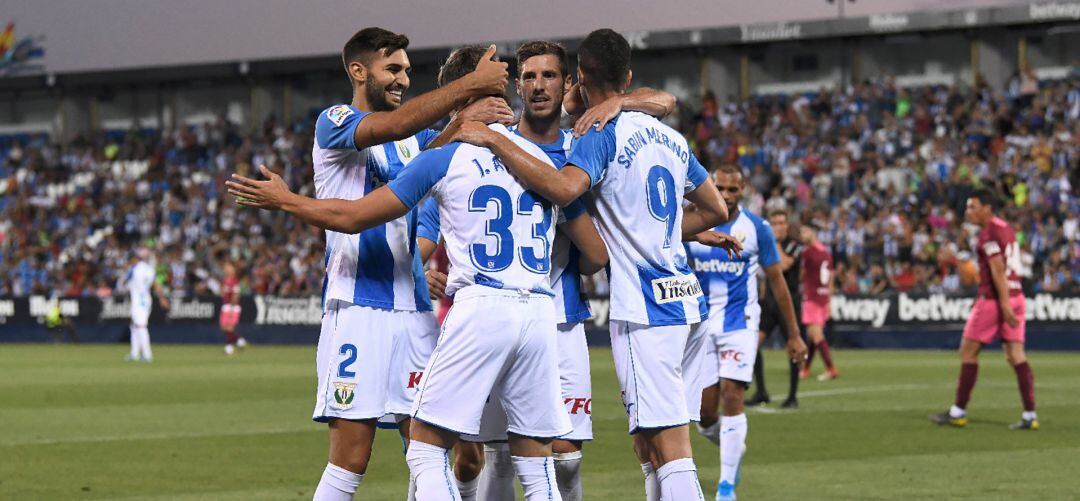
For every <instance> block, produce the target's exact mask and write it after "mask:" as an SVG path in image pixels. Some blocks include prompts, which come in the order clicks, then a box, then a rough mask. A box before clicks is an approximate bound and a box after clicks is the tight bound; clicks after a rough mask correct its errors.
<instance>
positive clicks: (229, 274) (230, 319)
mask: <svg viewBox="0 0 1080 501" xmlns="http://www.w3.org/2000/svg"><path fill="white" fill-rule="evenodd" d="M239 323H240V278H239V277H237V275H236V267H235V266H233V265H232V264H231V263H229V264H226V265H225V278H223V279H222V281H221V316H220V317H219V320H218V324H219V325H220V326H221V332H223V333H225V354H226V355H232V354H233V353H235V352H236V348H243V347H245V346H247V340H246V339H244V338H243V337H242V336H237V335H236V324H239Z"/></svg>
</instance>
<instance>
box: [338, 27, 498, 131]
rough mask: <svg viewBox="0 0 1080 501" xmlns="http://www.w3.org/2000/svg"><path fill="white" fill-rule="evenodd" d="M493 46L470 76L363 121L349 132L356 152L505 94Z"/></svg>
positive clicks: (371, 115) (372, 115)
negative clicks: (472, 103)
mask: <svg viewBox="0 0 1080 501" xmlns="http://www.w3.org/2000/svg"><path fill="white" fill-rule="evenodd" d="M494 55H495V46H494V45H492V46H491V47H489V48H488V50H487V52H485V53H484V56H483V57H481V58H480V62H479V63H477V65H476V69H475V70H473V72H472V73H469V74H468V75H466V76H464V77H463V78H460V79H458V80H455V81H454V82H451V83H449V84H447V85H445V86H443V87H440V88H438V89H435V90H433V91H431V92H428V93H426V94H421V95H419V96H416V97H414V98H412V99H410V100H408V101H407V102H405V104H403V105H401V107H400V108H398V109H396V110H394V111H389V112H376V113H372V114H370V115H367V116H365V117H364V119H363V120H361V121H360V122H359V123H358V124H357V126H356V130H355V131H353V141H354V144H355V145H356V149H364V148H366V147H369V146H374V145H377V144H383V143H386V142H389V141H398V140H401V139H405V138H407V137H409V136H411V135H413V134H416V133H417V132H420V130H422V129H423V128H425V127H427V126H429V125H431V124H432V123H434V122H435V121H437V120H439V119H440V118H442V117H444V116H446V115H447V114H449V113H450V112H451V111H453V110H454V109H456V108H458V107H460V106H462V105H464V104H465V103H467V102H469V100H470V99H472V98H474V97H479V96H490V95H501V94H502V93H503V92H505V90H506V82H507V78H508V76H509V74H508V73H507V71H506V67H507V64H506V63H503V62H499V61H493V60H492V57H493V56H494Z"/></svg>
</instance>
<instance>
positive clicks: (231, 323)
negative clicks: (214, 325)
mask: <svg viewBox="0 0 1080 501" xmlns="http://www.w3.org/2000/svg"><path fill="white" fill-rule="evenodd" d="M218 323H219V324H220V325H221V328H222V329H229V328H232V327H236V324H238V323H240V305H238V304H223V305H221V315H220V316H219V317H218Z"/></svg>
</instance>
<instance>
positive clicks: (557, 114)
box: [521, 102, 562, 128]
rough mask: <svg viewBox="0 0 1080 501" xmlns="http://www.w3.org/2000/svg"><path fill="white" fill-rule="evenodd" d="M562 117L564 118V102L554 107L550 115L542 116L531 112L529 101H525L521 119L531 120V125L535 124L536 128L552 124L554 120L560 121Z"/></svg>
mask: <svg viewBox="0 0 1080 501" xmlns="http://www.w3.org/2000/svg"><path fill="white" fill-rule="evenodd" d="M560 118H562V103H559V105H558V106H556V107H554V108H553V109H552V110H551V113H549V114H548V115H543V116H542V115H534V114H532V113H531V112H529V103H528V102H526V103H525V108H524V110H522V112H521V119H522V120H524V121H526V122H529V125H532V126H534V128H544V127H546V126H550V125H551V123H552V122H558V121H559V119H560Z"/></svg>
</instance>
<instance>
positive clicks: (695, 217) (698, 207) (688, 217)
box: [682, 154, 728, 243]
mask: <svg viewBox="0 0 1080 501" xmlns="http://www.w3.org/2000/svg"><path fill="white" fill-rule="evenodd" d="M683 193H684V195H683V196H684V197H685V198H686V199H687V200H689V201H690V202H692V203H693V204H694V210H693V211H683V221H682V236H683V240H684V241H692V240H696V239H695V238H694V235H697V234H698V233H701V232H703V231H705V230H711V229H713V228H715V227H717V226H719V225H720V224H721V223H723V222H724V221H727V220H728V211H727V204H725V203H724V200H723V199H722V198H720V191H719V190H717V189H716V186H715V185H714V184H712V183H711V182H709V173H708V171H706V170H705V167H704V166H702V165H701V162H698V159H697V157H695V156H694V155H693V154H691V155H690V159H689V160H688V161H687V166H686V185H685V186H684V187H683ZM703 243H704V242H703Z"/></svg>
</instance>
